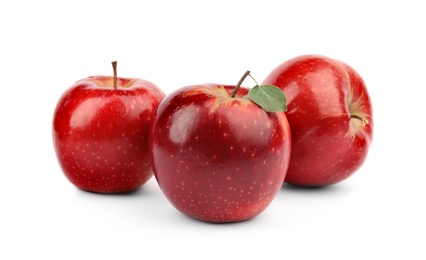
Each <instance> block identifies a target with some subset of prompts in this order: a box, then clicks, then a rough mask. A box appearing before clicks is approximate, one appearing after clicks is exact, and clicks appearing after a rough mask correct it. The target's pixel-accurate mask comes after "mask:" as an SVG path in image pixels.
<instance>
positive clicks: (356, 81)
mask: <svg viewBox="0 0 426 260" xmlns="http://www.w3.org/2000/svg"><path fill="white" fill-rule="evenodd" d="M263 84H271V85H275V86H277V87H279V88H281V89H282V90H283V92H284V93H285V95H286V97H287V108H288V110H287V112H286V115H287V118H288V122H289V124H290V128H291V135H292V141H293V142H292V151H291V160H290V165H289V168H288V172H287V175H286V179H285V182H286V183H289V184H294V185H301V186H310V187H318V186H326V185H332V184H335V183H338V182H341V181H343V180H345V179H347V178H348V177H349V176H351V175H352V174H353V173H355V172H356V171H357V170H358V169H359V168H360V167H361V166H362V164H363V163H364V161H365V159H366V157H367V154H368V150H369V147H370V144H371V142H372V137H373V111H372V104H371V100H370V96H369V94H368V91H367V88H366V85H365V83H364V81H363V79H362V78H361V77H360V75H359V74H358V73H357V72H356V71H355V70H354V69H353V68H352V67H350V66H349V65H347V64H345V63H344V62H341V61H339V60H336V59H333V58H329V57H325V56H320V55H303V56H298V57H295V58H293V59H290V60H288V61H286V62H284V63H282V64H281V65H279V66H278V67H276V68H275V69H274V70H273V71H272V72H271V73H270V74H269V75H268V76H267V77H266V78H265V80H264V81H263Z"/></svg>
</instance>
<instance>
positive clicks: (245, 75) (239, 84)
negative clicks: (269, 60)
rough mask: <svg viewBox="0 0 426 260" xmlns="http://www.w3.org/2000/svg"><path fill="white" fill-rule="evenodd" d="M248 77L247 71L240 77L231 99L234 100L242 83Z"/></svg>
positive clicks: (248, 72)
mask: <svg viewBox="0 0 426 260" xmlns="http://www.w3.org/2000/svg"><path fill="white" fill-rule="evenodd" d="M248 75H250V71H249V70H247V71H246V72H245V73H244V75H243V76H242V77H241V79H240V81H238V83H237V85H236V86H235V88H234V91H232V94H231V98H234V97H235V95H237V92H238V89H239V88H240V86H241V84H242V83H243V81H244V80H245V79H246V78H247V76H248Z"/></svg>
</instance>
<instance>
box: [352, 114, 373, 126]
mask: <svg viewBox="0 0 426 260" xmlns="http://www.w3.org/2000/svg"><path fill="white" fill-rule="evenodd" d="M351 119H357V120H360V121H361V124H362V126H365V125H368V124H369V122H368V119H367V118H365V117H362V116H360V115H351Z"/></svg>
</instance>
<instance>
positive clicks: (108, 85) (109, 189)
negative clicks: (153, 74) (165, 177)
mask: <svg viewBox="0 0 426 260" xmlns="http://www.w3.org/2000/svg"><path fill="white" fill-rule="evenodd" d="M112 65H113V69H114V76H92V77H88V78H84V79H81V80H79V81H77V82H76V83H75V84H74V85H72V86H71V87H70V88H69V89H68V90H66V91H65V93H64V94H63V95H62V96H61V97H60V99H59V101H58V103H57V106H56V108H55V112H54V117H53V131H52V132H53V144H54V148H55V152H56V155H57V159H58V161H59V164H60V166H61V168H62V170H63V172H64V174H65V176H66V177H67V178H68V179H69V180H70V181H71V183H73V184H74V185H75V186H77V187H78V188H80V189H82V190H86V191H91V192H97V193H122V192H129V191H132V190H135V189H137V188H139V187H140V186H142V185H143V184H144V183H145V182H147V181H148V180H149V179H150V178H151V177H152V175H153V174H152V170H151V163H150V152H149V149H148V135H149V130H150V128H151V126H152V121H153V118H154V114H155V110H156V109H157V107H158V105H159V104H160V101H161V100H162V99H163V98H164V96H165V95H164V93H163V92H162V91H161V90H160V89H159V88H158V87H157V86H156V85H154V84H153V83H152V82H149V81H147V80H143V79H138V78H122V77H120V78H119V77H117V69H116V62H113V63H112Z"/></svg>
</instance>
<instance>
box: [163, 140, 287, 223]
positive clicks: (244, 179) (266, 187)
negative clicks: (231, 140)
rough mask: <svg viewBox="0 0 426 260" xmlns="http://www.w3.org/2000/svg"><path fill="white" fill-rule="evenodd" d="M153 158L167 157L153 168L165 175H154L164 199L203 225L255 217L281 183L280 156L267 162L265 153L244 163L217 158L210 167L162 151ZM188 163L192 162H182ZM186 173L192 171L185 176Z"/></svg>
mask: <svg viewBox="0 0 426 260" xmlns="http://www.w3.org/2000/svg"><path fill="white" fill-rule="evenodd" d="M234 149H238V147H235V148H234ZM282 152H283V151H275V153H277V154H282ZM156 156H158V157H161V158H164V157H170V159H169V162H168V165H164V164H159V165H158V166H157V171H161V172H163V173H166V175H167V176H169V177H167V179H165V178H162V177H161V176H157V181H158V183H159V186H160V187H161V189H162V191H163V192H164V194H165V195H166V197H167V198H168V200H169V201H170V202H171V203H172V204H173V206H174V207H176V208H177V209H178V210H179V211H181V212H182V213H184V214H186V215H188V216H190V217H193V218H196V219H200V220H203V221H207V222H238V221H244V220H248V219H251V218H253V217H255V216H257V215H258V214H260V213H261V212H262V211H264V210H265V208H266V207H267V206H268V205H269V204H270V202H271V201H272V199H273V198H274V197H275V195H276V193H277V192H278V190H279V189H280V188H281V186H282V182H283V181H284V174H283V173H284V172H285V169H283V167H285V164H283V163H282V157H281V158H279V157H278V158H277V157H275V158H273V159H271V158H267V157H268V154H265V156H263V157H261V158H256V159H253V158H247V160H251V162H250V163H245V164H239V163H238V162H236V161H233V160H232V159H231V160H230V159H227V160H222V159H224V158H217V159H218V160H217V161H213V162H211V164H213V165H211V166H208V165H207V166H206V163H205V162H203V161H202V160H192V159H193V158H184V157H185V156H184V155H183V156H170V155H169V154H168V153H167V152H166V151H159V152H158V153H157V155H156ZM177 157H179V158H177ZM222 157H226V153H224V154H222ZM248 157H251V155H250V156H248ZM240 159H241V158H240ZM221 160H222V162H220V161H221ZM188 161H191V162H192V163H191V164H188V163H184V162H188ZM189 170H191V171H194V170H195V172H192V173H188V171H189ZM167 173H169V174H167ZM277 180H278V181H277Z"/></svg>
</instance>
